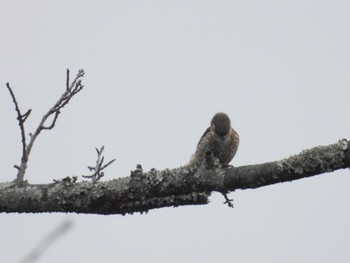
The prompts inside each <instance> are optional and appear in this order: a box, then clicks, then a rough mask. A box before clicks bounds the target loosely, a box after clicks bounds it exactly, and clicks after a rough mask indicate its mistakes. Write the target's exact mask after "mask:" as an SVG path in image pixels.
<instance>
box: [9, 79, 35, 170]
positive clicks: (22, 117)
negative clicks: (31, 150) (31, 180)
mask: <svg viewBox="0 0 350 263" xmlns="http://www.w3.org/2000/svg"><path fill="white" fill-rule="evenodd" d="M6 87H7V89H8V90H9V92H10V94H11V97H12V101H13V103H14V104H15V109H16V112H17V120H18V125H19V127H20V129H21V138H22V158H21V161H23V160H25V156H26V148H27V143H26V133H25V130H24V122H25V121H26V119H27V118H28V116H29V115H30V113H31V111H32V110H31V109H29V110H28V111H27V112H26V113H25V114H22V113H21V110H20V108H19V105H18V102H17V99H16V96H15V93H14V92H13V90H12V88H11V87H10V83H6ZM15 168H17V169H18V170H19V166H18V165H16V166H15Z"/></svg>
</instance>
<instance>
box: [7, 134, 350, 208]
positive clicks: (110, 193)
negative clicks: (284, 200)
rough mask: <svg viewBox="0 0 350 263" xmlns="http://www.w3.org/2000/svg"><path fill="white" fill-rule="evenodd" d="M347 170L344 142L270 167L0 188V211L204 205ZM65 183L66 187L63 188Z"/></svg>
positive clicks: (348, 148) (349, 153) (348, 152)
mask: <svg viewBox="0 0 350 263" xmlns="http://www.w3.org/2000/svg"><path fill="white" fill-rule="evenodd" d="M349 167H350V143H349V142H348V141H347V140H345V139H343V140H340V141H339V142H337V143H335V144H331V145H327V146H318V147H314V148H312V149H308V150H304V151H302V152H301V153H299V154H297V155H294V156H291V157H288V158H285V159H282V160H280V161H274V162H269V163H262V164H255V165H246V166H241V167H225V168H220V167H215V168H212V169H205V168H197V167H188V166H184V167H179V168H175V169H172V170H169V169H166V170H163V171H158V170H156V169H151V170H150V171H149V172H146V173H145V172H143V171H142V167H141V166H138V167H137V169H136V170H135V171H132V172H131V175H130V176H128V177H123V178H119V179H113V180H109V181H98V182H96V183H94V184H93V183H91V182H77V181H76V180H74V178H73V179H71V178H68V179H67V178H65V179H64V180H61V181H56V182H55V183H52V184H45V185H29V184H28V185H26V186H24V187H17V186H14V185H13V183H0V212H6V213H41V212H64V213H73V212H74V213H92V214H126V213H133V212H147V211H148V210H150V209H154V208H162V207H169V206H183V205H199V204H207V203H208V202H209V199H208V198H209V196H210V193H211V192H212V191H217V192H221V193H227V192H228V191H235V190H236V189H249V188H258V187H263V186H267V185H271V184H276V183H282V182H290V181H293V180H297V179H301V178H307V177H311V176H315V175H319V174H323V173H329V172H332V171H335V170H338V169H347V168H349ZM67 182H68V183H67Z"/></svg>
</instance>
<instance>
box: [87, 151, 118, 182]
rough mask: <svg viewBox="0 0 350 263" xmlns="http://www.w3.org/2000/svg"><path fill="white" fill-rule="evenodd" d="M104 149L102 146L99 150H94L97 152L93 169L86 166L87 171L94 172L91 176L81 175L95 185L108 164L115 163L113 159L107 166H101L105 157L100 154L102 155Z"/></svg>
mask: <svg viewBox="0 0 350 263" xmlns="http://www.w3.org/2000/svg"><path fill="white" fill-rule="evenodd" d="M104 148H105V147H104V146H102V147H101V149H100V150H99V149H97V148H95V149H96V152H97V160H96V165H95V167H93V166H88V169H89V170H90V171H94V172H93V174H91V175H82V177H84V178H89V179H91V181H92V182H93V183H96V182H97V181H98V180H100V179H101V178H102V177H103V176H104V172H103V170H104V169H105V168H107V167H108V166H109V165H110V164H112V163H113V162H114V161H115V159H113V160H111V161H109V162H108V163H107V164H105V165H103V162H104V158H105V157H104V156H102V153H103V150H104Z"/></svg>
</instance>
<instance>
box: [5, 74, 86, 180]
mask: <svg viewBox="0 0 350 263" xmlns="http://www.w3.org/2000/svg"><path fill="white" fill-rule="evenodd" d="M84 74H85V72H84V70H82V69H81V70H79V72H78V74H77V75H76V77H75V79H74V80H73V82H72V83H71V84H69V69H67V80H66V91H65V92H64V93H63V94H62V95H61V97H60V98H59V100H58V101H57V102H56V103H55V104H54V106H53V107H52V108H51V109H49V111H48V112H47V113H46V114H45V115H44V116H43V117H42V119H41V121H40V123H39V125H38V127H37V129H36V130H35V132H34V134H32V133H30V141H29V143H28V144H27V143H26V135H25V129H24V122H25V121H26V119H27V118H28V116H29V114H30V113H31V110H28V111H27V112H26V113H25V114H21V111H20V109H19V106H18V102H17V99H16V97H15V94H14V92H13V91H12V89H11V87H10V84H9V83H7V84H6V86H7V89H8V90H9V92H10V94H11V97H12V100H13V103H14V104H15V109H16V112H17V119H18V122H19V126H20V129H21V137H22V158H21V164H20V165H15V168H16V169H18V173H17V178H16V183H17V184H18V185H19V186H23V184H24V174H25V172H26V169H27V165H28V160H29V155H30V152H31V150H32V147H33V145H34V142H35V140H36V138H37V137H38V135H39V134H40V132H41V131H42V130H51V129H52V128H53V127H55V124H56V121H57V118H58V115H59V114H60V113H61V111H60V110H61V109H62V108H63V107H64V106H65V105H67V104H68V103H69V101H70V100H71V98H73V96H74V95H76V94H77V93H78V92H80V91H81V90H82V89H83V88H84V85H82V84H81V78H82V77H84ZM51 116H53V120H52V122H51V124H50V125H48V126H47V125H45V124H46V122H47V120H48V119H49V118H50V117H51Z"/></svg>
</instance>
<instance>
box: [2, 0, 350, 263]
mask: <svg viewBox="0 0 350 263" xmlns="http://www.w3.org/2000/svg"><path fill="white" fill-rule="evenodd" d="M0 7H1V10H2V14H1V16H0V32H1V36H2V37H1V42H0V83H1V85H0V86H2V88H0V123H1V136H0V145H1V150H0V156H1V167H2V172H1V181H10V180H13V179H14V178H15V176H16V170H15V169H14V168H13V165H14V164H18V163H19V159H20V155H21V141H20V131H19V128H18V124H17V121H16V113H15V111H14V106H13V104H12V101H11V98H10V96H9V93H8V91H7V89H6V86H5V83H6V82H10V84H11V86H12V88H13V90H14V91H15V93H16V96H17V99H18V101H19V104H20V107H21V109H22V111H23V112H25V111H26V110H27V109H29V108H32V109H33V111H32V114H31V115H30V117H29V119H27V121H26V131H27V133H29V132H32V131H33V130H34V129H35V128H36V126H37V125H38V122H39V121H40V119H41V117H42V115H43V114H44V113H46V111H47V110H48V109H49V108H50V107H51V106H52V105H53V104H54V103H55V102H56V100H57V99H58V98H59V96H60V95H61V94H62V93H63V92H64V89H65V74H66V68H70V70H71V72H72V75H75V74H76V73H77V71H78V69H80V68H83V69H84V70H85V71H86V77H85V78H84V83H85V89H84V90H83V91H82V92H81V93H80V94H79V95H78V96H76V97H74V98H73V100H72V101H71V103H70V104H69V105H67V107H65V108H64V109H63V111H62V113H61V115H60V116H59V119H58V121H57V124H56V127H55V129H54V130H52V131H49V132H43V133H42V134H41V135H40V136H39V138H38V140H37V142H36V144H35V145H34V148H33V151H32V153H31V157H30V161H29V168H28V170H27V173H26V175H25V178H26V179H27V180H29V182H31V183H50V182H52V181H53V179H59V178H63V177H66V176H72V175H82V174H86V173H87V172H88V169H87V166H88V165H93V164H94V163H95V157H96V156H95V154H96V153H95V150H94V148H95V147H101V146H102V145H105V156H106V158H107V159H112V158H116V159H117V160H116V162H115V163H114V164H113V165H112V166H110V167H109V168H108V170H107V171H106V176H105V178H104V180H109V179H112V178H117V177H123V176H128V175H129V174H130V170H132V169H134V168H135V166H136V164H138V163H140V164H142V165H143V168H144V170H149V169H151V168H152V167H155V168H157V169H165V168H174V167H177V166H180V165H183V164H185V163H186V162H187V161H188V160H189V158H190V156H191V154H192V153H193V152H194V150H195V147H196V144H197V142H198V140H199V138H200V136H201V135H202V133H203V132H204V130H205V129H206V128H207V127H208V125H209V122H210V119H211V118H212V116H213V115H214V114H215V113H216V112H218V111H224V112H226V113H227V114H228V115H229V116H230V117H231V120H232V125H233V127H234V128H235V129H236V130H237V131H238V133H239V135H240V139H241V144H240V147H239V149H238V153H237V155H236V157H235V158H234V160H233V165H234V166H240V165H247V164H257V163H263V162H268V161H275V160H280V159H282V158H286V157H288V156H290V155H292V154H296V153H299V152H300V151H301V150H303V149H307V148H310V147H313V146H317V145H328V144H332V143H335V142H337V141H338V140H339V139H342V138H348V139H349V136H350V125H349V121H348V112H349V98H350V74H349V69H350V16H349V12H350V2H349V1H311V0H303V1H299V0H293V1H289V0H286V1H261V0H259V1H257V0H256V1H249V0H248V1H237V0H234V1H191V0H186V1H164V0H162V1H154V0H147V1H117V0H114V1H78V0H77V1H59V2H56V1H55V2H54V1H30V2H29V1H2V2H1V3H0ZM349 175H350V172H349V170H341V171H336V172H334V173H331V174H326V175H320V176H316V177H313V178H309V179H303V180H299V181H294V182H291V183H284V184H277V185H273V186H268V187H263V188H260V189H255V190H244V191H236V192H234V193H231V194H230V197H232V198H234V205H235V208H234V209H230V208H228V207H227V206H226V205H223V201H224V199H223V197H222V196H221V195H220V194H215V193H214V194H213V195H212V197H211V198H210V200H211V203H210V204H209V205H206V206H196V207H179V208H166V209H159V210H151V211H150V212H149V213H148V214H147V215H140V214H134V215H127V216H119V215H112V216H102V215H75V214H70V215H66V214H21V215H19V214H1V215H0V218H1V219H0V222H1V224H0V232H1V235H0V244H2V245H1V246H0V255H1V261H2V262H18V261H19V260H21V259H22V258H23V257H24V256H25V255H26V254H28V253H29V252H30V251H31V250H32V249H33V248H34V247H35V245H36V244H37V243H39V242H40V240H42V238H44V236H45V235H47V234H48V233H49V232H50V231H52V230H53V229H54V228H56V227H57V226H58V225H60V224H61V223H62V221H64V220H66V219H69V220H73V222H74V225H73V228H72V229H71V230H70V231H69V232H68V233H67V234H66V235H64V236H63V237H62V238H60V239H59V240H57V242H56V243H55V244H54V245H53V246H52V247H50V248H49V249H48V250H46V251H45V253H44V254H43V256H42V258H41V259H40V260H39V261H38V262H54V263H55V262H86V263H88V262H131V263H133V262H146V263H147V262H149V263H154V262H171V263H172V262H224V261H232V260H233V261H234V262H269V263H271V262H276V263H277V262H344V263H345V262H350V250H349V247H350V235H349V232H350V224H349V221H350V208H349V202H350V191H349V187H350V177H349ZM80 180H81V179H80Z"/></svg>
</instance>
